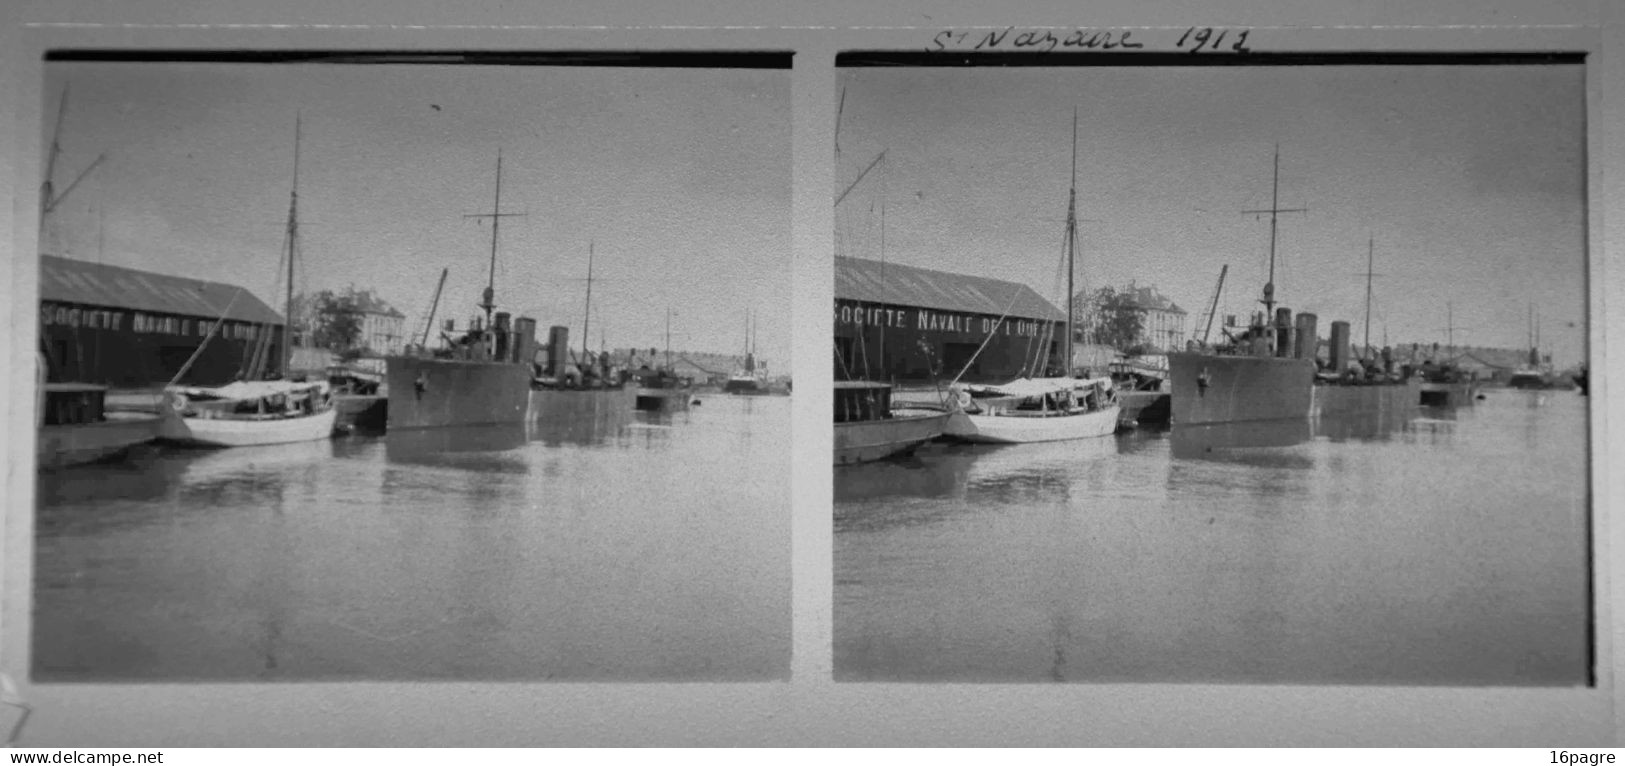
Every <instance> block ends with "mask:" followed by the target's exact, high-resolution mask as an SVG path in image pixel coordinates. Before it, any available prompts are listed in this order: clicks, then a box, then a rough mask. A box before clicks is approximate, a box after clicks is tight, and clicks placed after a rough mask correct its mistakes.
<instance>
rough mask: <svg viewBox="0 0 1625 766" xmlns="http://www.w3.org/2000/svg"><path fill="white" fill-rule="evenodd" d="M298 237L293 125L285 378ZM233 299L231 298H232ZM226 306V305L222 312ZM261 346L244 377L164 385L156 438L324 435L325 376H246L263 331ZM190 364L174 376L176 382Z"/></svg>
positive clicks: (225, 441) (252, 440) (328, 427)
mask: <svg viewBox="0 0 1625 766" xmlns="http://www.w3.org/2000/svg"><path fill="white" fill-rule="evenodd" d="M298 237H299V127H298V123H297V121H296V122H295V126H294V143H293V193H292V199H291V201H290V202H289V204H288V232H287V251H286V255H287V258H288V274H287V277H288V286H287V304H286V307H285V318H284V324H283V327H282V375H283V377H284V378H287V377H288V365H289V362H290V361H291V359H292V356H293V347H292V340H293V336H292V334H291V333H290V332H289V328H290V326H291V325H292V323H293V263H294V254H295V252H296V247H297V243H298ZM234 300H235V299H234ZM230 310H231V307H230V306H229V305H228V306H227V307H226V311H227V312H229V311H230ZM224 321H225V317H224V316H222V317H221V318H220V320H219V321H216V322H215V325H214V327H212V328H210V331H209V335H208V337H205V338H204V339H203V344H200V345H199V347H198V351H197V352H194V353H193V358H194V359H195V358H196V357H197V353H199V352H201V351H202V350H203V348H202V346H203V345H206V344H208V342H209V340H210V339H211V338H213V337H214V333H215V332H218V331H219V329H220V325H221V323H223V322H224ZM260 341H261V346H260V348H259V349H258V350H257V351H256V353H255V360H254V363H251V364H250V365H249V370H248V371H247V372H248V374H247V375H246V377H248V378H250V380H240V381H235V382H232V383H228V384H226V385H224V386H179V385H175V384H174V383H173V382H171V384H170V385H169V386H167V387H166V388H165V389H164V397H163V405H162V406H161V407H160V408H159V422H158V438H160V439H162V440H164V441H168V442H174V443H179V444H187V445H193V446H201V447H247V446H254V445H261V444H286V443H289V442H302V441H314V440H317V439H328V438H331V437H332V435H333V428H334V425H335V423H336V422H337V419H338V410H337V409H336V408H334V406H333V390H332V387H331V386H330V385H329V384H328V383H327V381H325V380H315V381H308V382H307V381H292V380H286V379H284V380H252V378H256V377H259V375H258V372H259V370H258V369H257V368H258V367H260V366H261V364H259V363H260V362H263V359H262V355H263V353H264V351H265V349H267V348H269V333H268V332H267V333H263V334H262V335H261V338H260ZM190 366H191V361H188V362H187V364H186V366H183V367H182V368H181V371H180V372H179V373H178V374H176V376H175V379H176V380H179V379H180V378H181V376H183V375H185V374H186V370H187V368H188V367H190Z"/></svg>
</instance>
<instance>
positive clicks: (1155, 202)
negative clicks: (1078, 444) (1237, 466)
mask: <svg viewBox="0 0 1625 766" xmlns="http://www.w3.org/2000/svg"><path fill="white" fill-rule="evenodd" d="M839 75H840V84H841V86H843V87H844V89H845V91H846V96H845V105H844V108H843V110H842V115H841V121H840V126H839V138H838V143H839V157H838V170H837V174H836V179H837V180H836V188H837V191H839V190H840V189H842V188H845V187H846V185H847V184H849V183H851V181H852V179H854V178H856V177H857V176H858V174H859V173H860V172H861V171H862V169H863V167H864V166H865V165H867V164H868V163H869V162H870V161H871V160H872V159H873V158H874V157H875V156H876V155H877V154H878V153H879V152H880V151H881V150H882V149H884V150H885V151H886V160H885V162H884V163H883V165H882V166H881V167H879V168H877V169H876V170H875V171H874V172H873V173H871V174H870V176H869V177H868V178H866V179H865V180H864V181H863V182H862V183H861V184H860V185H859V186H858V187H857V188H856V189H855V190H854V191H853V192H852V193H851V194H850V196H849V197H848V198H847V199H846V200H845V201H844V202H843V203H842V204H841V206H840V209H839V210H838V211H837V216H836V221H837V229H838V230H837V239H836V242H837V249H838V250H841V251H843V252H844V253H845V254H849V255H856V256H860V257H868V258H877V257H880V253H881V250H880V243H881V236H880V230H881V226H880V215H879V211H880V209H881V207H882V202H884V209H885V217H884V220H885V226H884V231H885V236H884V241H885V245H884V247H885V251H884V252H885V257H886V258H887V259H889V260H895V261H898V262H901V263H907V264H911V265H915V266H925V267H932V268H941V269H945V270H949V271H960V272H966V273H973V274H981V275H986V276H999V277H1004V278H1009V279H1014V280H1018V281H1024V282H1026V283H1028V284H1030V285H1032V286H1033V287H1035V288H1036V289H1038V290H1039V291H1040V292H1041V293H1044V294H1045V295H1049V296H1054V297H1053V298H1052V299H1053V300H1056V301H1057V302H1058V303H1060V302H1061V301H1064V297H1063V294H1064V289H1056V286H1057V284H1060V282H1059V280H1060V279H1061V278H1062V275H1063V274H1064V271H1063V270H1062V268H1061V266H1060V264H1061V262H1062V261H1061V256H1062V252H1063V251H1062V249H1061V243H1062V238H1063V232H1064V224H1065V217H1066V203H1067V189H1068V175H1069V163H1070V161H1071V155H1070V151H1071V147H1070V143H1071V134H1072V111H1073V108H1074V107H1077V108H1078V113H1079V126H1078V160H1077V162H1078V178H1077V184H1078V216H1079V218H1081V219H1085V220H1087V221H1089V222H1087V223H1084V224H1081V225H1080V239H1081V241H1082V249H1083V253H1082V261H1081V262H1080V264H1079V267H1078V278H1079V279H1080V280H1082V281H1083V282H1084V283H1086V284H1088V285H1100V284H1103V283H1109V284H1113V285H1118V286H1121V285H1123V284H1126V283H1127V282H1128V281H1129V280H1131V279H1132V280H1136V281H1137V282H1138V283H1139V284H1141V285H1145V284H1154V285H1156V286H1157V288H1158V289H1159V290H1161V291H1162V292H1163V293H1165V294H1166V295H1168V296H1169V297H1170V298H1172V299H1173V300H1174V301H1176V302H1177V303H1179V304H1180V305H1181V306H1182V307H1184V308H1185V309H1186V310H1187V311H1189V312H1190V318H1189V320H1188V321H1189V325H1191V326H1194V325H1195V324H1196V321H1197V318H1198V316H1199V315H1201V314H1203V313H1204V312H1205V309H1206V305H1207V304H1208V302H1209V301H1211V300H1212V294H1213V288H1214V284H1215V282H1216V280H1217V278H1218V274H1219V269H1220V267H1221V265H1223V264H1226V263H1228V264H1229V265H1230V274H1229V278H1228V279H1227V281H1226V283H1225V287H1224V294H1223V298H1222V299H1221V303H1220V313H1221V314H1224V313H1236V314H1242V315H1245V314H1246V313H1248V312H1250V311H1252V310H1254V309H1255V307H1257V305H1258V304H1257V303H1256V300H1257V299H1258V297H1259V294H1260V291H1261V288H1262V286H1263V283H1264V281H1265V278H1266V276H1265V275H1266V271H1267V268H1268V254H1269V221H1268V217H1267V216H1266V217H1264V218H1262V219H1258V218H1255V217H1253V216H1246V215H1243V214H1242V213H1241V211H1242V210H1248V209H1260V208H1268V207H1269V206H1270V187H1271V163H1272V154H1273V152H1274V147H1275V145H1276V144H1277V143H1279V145H1280V153H1281V164H1280V173H1281V175H1280V206H1281V207H1283V208H1308V209H1309V211H1308V212H1307V213H1296V214H1286V215H1283V216H1281V218H1280V229H1279V232H1280V233H1279V238H1278V241H1277V267H1276V268H1277V272H1276V284H1277V293H1276V295H1277V299H1278V301H1280V304H1281V305H1284V306H1287V307H1290V308H1292V309H1294V310H1295V311H1297V310H1303V311H1314V312H1316V313H1318V314H1319V315H1320V324H1321V327H1322V328H1323V329H1322V332H1323V333H1324V332H1326V331H1327V330H1326V329H1324V328H1326V327H1328V326H1329V324H1330V322H1331V321H1332V320H1334V319H1347V320H1349V321H1350V322H1351V324H1352V325H1353V334H1354V338H1355V341H1356V342H1359V339H1360V337H1361V333H1362V322H1363V317H1364V305H1365V289H1366V284H1365V278H1364V277H1363V276H1358V275H1359V274H1361V273H1363V272H1365V270H1366V250H1367V239H1368V237H1370V238H1373V239H1374V240H1375V260H1376V268H1375V271H1376V272H1377V273H1378V274H1382V275H1384V276H1381V277H1378V278H1377V279H1376V280H1375V286H1374V292H1375V299H1374V304H1373V310H1372V320H1371V328H1372V329H1371V333H1372V342H1373V343H1381V342H1382V337H1383V335H1382V333H1383V329H1384V327H1386V330H1387V337H1388V339H1389V341H1390V342H1391V343H1396V344H1397V343H1401V342H1412V341H1419V342H1424V343H1425V342H1432V341H1438V342H1440V343H1441V344H1442V343H1444V342H1445V340H1446V337H1445V336H1446V327H1447V324H1449V321H1448V320H1447V307H1446V304H1447V303H1449V304H1452V306H1453V309H1454V325H1455V326H1456V333H1455V337H1456V342H1457V343H1458V344H1476V345H1493V346H1506V347H1521V346H1523V345H1524V344H1525V338H1526V334H1527V325H1528V322H1527V321H1526V318H1527V315H1528V307H1529V303H1530V301H1535V302H1536V306H1537V311H1538V313H1539V315H1540V323H1541V339H1542V346H1543V347H1545V348H1546V350H1548V351H1550V352H1551V353H1553V355H1554V361H1556V362H1557V363H1559V364H1564V363H1572V362H1575V361H1578V360H1579V358H1580V354H1581V350H1582V348H1583V346H1582V344H1583V339H1584V337H1583V331H1584V319H1585V305H1584V301H1585V297H1586V293H1585V289H1586V288H1585V230H1584V226H1585V217H1584V205H1585V175H1584V173H1585V160H1584V147H1585V132H1584V131H1585V127H1584V117H1585V102H1584V81H1583V71H1582V67H1581V66H1580V65H1552V66H1335V67H1334V66H1319V67H1304V66H1296V67H1173V68H1151V67H1142V68H1129V67H1111V68H1093V67H1091V68H1084V67H1078V68H1066V69H1062V68H1002V69H1001V68H934V69H919V68H913V69H910V68H884V69H881V68H874V69H844V70H841V71H840V73H839ZM1570 323H1573V326H1572V327H1571V326H1569V324H1570Z"/></svg>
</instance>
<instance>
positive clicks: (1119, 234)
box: [833, 53, 1596, 687]
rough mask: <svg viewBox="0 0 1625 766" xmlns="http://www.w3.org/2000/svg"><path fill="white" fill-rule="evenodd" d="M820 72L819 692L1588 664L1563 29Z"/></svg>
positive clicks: (1587, 530) (1475, 674)
mask: <svg viewBox="0 0 1625 766" xmlns="http://www.w3.org/2000/svg"><path fill="white" fill-rule="evenodd" d="M1138 59H1139V57H1137V56H1132V55H1131V56H1122V57H1116V58H1114V59H1108V60H1102V59H1100V58H1092V59H1087V60H1083V59H1078V60H1073V61H1068V60H1067V59H1065V58H1062V57H1055V58H1048V59H1046V58H1033V59H1021V58H1019V57H1003V58H1000V59H997V60H994V59H991V58H990V59H977V58H975V57H974V56H969V57H967V56H963V55H962V56H956V57H944V58H942V59H931V58H930V57H921V56H919V55H918V54H911V55H909V56H906V57H896V58H892V59H888V58H887V57H886V55H885V54H877V55H873V56H869V55H864V54H854V53H845V54H842V55H841V57H840V58H839V59H838V61H837V69H836V75H837V87H838V88H839V94H838V96H837V98H838V104H839V106H838V108H837V122H836V128H835V146H836V158H835V168H836V170H835V182H834V185H833V186H834V192H835V199H834V205H835V215H834V220H835V227H836V230H835V237H834V243H835V253H834V255H835V257H834V264H835V266H834V304H835V305H834V321H833V332H834V344H833V346H834V359H833V364H834V380H835V383H834V428H835V435H834V498H835V503H834V512H833V514H834V517H833V523H834V564H833V565H834V641H835V644H834V667H835V677H836V679H837V680H838V681H846V682H910V683H916V682H991V683H1028V682H1030V683H1046V682H1081V683H1122V682H1148V683H1220V684H1302V685H1382V686H1473V687H1483V686H1548V687H1574V686H1590V685H1593V684H1594V683H1595V674H1594V665H1595V655H1596V650H1595V646H1594V635H1595V630H1594V625H1593V607H1592V603H1593V583H1592V532H1591V530H1592V512H1591V492H1590V482H1591V476H1590V468H1589V466H1590V436H1589V423H1590V409H1589V401H1590V400H1589V397H1588V395H1587V393H1588V392H1587V387H1588V382H1589V378H1588V365H1587V337H1588V335H1587V333H1588V327H1587V318H1588V297H1587V296H1588V282H1587V278H1588V275H1587V265H1588V255H1587V246H1588V245H1587V225H1588V224H1587V161H1586V141H1587V137H1586V80H1585V75H1586V71H1585V70H1586V60H1585V57H1584V56H1583V55H1582V54H1573V55H1569V54H1555V55H1554V54H1540V55H1530V54H1508V55H1504V56H1494V55H1483V54H1474V55H1471V56H1467V55H1457V54H1437V55H1427V56H1409V57H1406V58H1404V59H1403V60H1399V59H1393V58H1389V59H1384V58H1383V57H1382V56H1380V55H1365V56H1338V57H1331V56H1328V57H1325V58H1324V59H1321V60H1313V59H1305V57H1296V58H1294V59H1291V60H1284V59H1283V60H1272V59H1271V58H1269V57H1265V56H1260V57H1256V58H1249V59H1248V60H1246V61H1241V62H1238V61H1229V62H1227V65H1212V64H1211V63H1209V61H1210V60H1207V59H1200V58H1193V57H1185V58H1180V59H1171V58H1165V57H1149V56H1148V57H1145V63H1141V62H1140V61H1139V60H1138Z"/></svg>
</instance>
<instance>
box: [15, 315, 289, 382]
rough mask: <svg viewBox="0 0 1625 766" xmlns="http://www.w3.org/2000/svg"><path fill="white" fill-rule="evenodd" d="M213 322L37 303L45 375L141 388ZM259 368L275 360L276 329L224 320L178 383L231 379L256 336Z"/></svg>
mask: <svg viewBox="0 0 1625 766" xmlns="http://www.w3.org/2000/svg"><path fill="white" fill-rule="evenodd" d="M213 322H214V319H212V318H205V317H189V316H182V315H176V314H162V313H155V312H148V311H132V310H129V309H120V308H105V307H96V306H83V305H76V304H71V303H57V302H51V301H43V302H41V304H40V352H41V353H42V354H44V357H45V364H46V380H47V381H48V382H52V383H65V382H78V383H98V384H102V385H108V386H113V387H118V388H141V387H146V386H151V385H157V384H163V383H168V382H169V381H170V380H171V379H172V378H174V376H175V373H177V372H179V371H180V369H181V368H182V367H183V366H185V365H186V361H187V359H189V358H191V356H192V354H193V353H194V352H196V351H197V349H198V346H199V345H200V344H203V341H204V338H205V337H206V336H208V334H209V327H210V325H211V324H213ZM267 331H269V332H271V333H272V336H271V348H270V350H269V352H268V354H267V366H268V368H270V369H276V368H278V367H279V366H280V365H281V358H282V357H281V353H282V328H281V326H280V325H270V326H268V327H267V326H265V325H255V324H250V323H247V322H239V321H231V320H228V321H227V322H226V323H225V324H224V325H222V327H221V329H220V331H218V332H217V333H216V334H215V336H214V337H213V338H211V339H209V341H208V343H207V344H206V345H205V346H204V348H203V351H202V352H201V353H199V354H198V357H197V359H196V360H195V361H193V362H192V366H191V367H190V368H189V369H188V370H187V374H186V375H185V376H184V377H183V378H181V380H180V382H181V383H185V384H191V385H217V384H221V383H226V382H229V381H231V380H232V379H233V378H235V377H236V376H237V373H238V371H239V370H240V369H242V368H243V366H244V362H245V360H246V359H247V356H248V354H249V353H250V349H251V347H252V346H253V345H254V343H255V342H256V339H257V338H259V337H260V336H261V334H262V333H265V332H267Z"/></svg>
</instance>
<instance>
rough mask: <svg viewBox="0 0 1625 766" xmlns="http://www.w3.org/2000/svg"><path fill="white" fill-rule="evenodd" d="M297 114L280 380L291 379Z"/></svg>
mask: <svg viewBox="0 0 1625 766" xmlns="http://www.w3.org/2000/svg"><path fill="white" fill-rule="evenodd" d="M302 122H303V121H302V119H301V116H300V115H299V113H297V112H295V113H294V116H293V191H292V192H291V193H290V194H289V195H288V290H287V296H286V303H285V304H284V309H283V311H284V313H283V321H282V378H283V379H284V380H288V379H291V378H292V377H293V375H292V373H291V372H290V370H289V367H290V366H291V364H292V362H293V260H294V254H295V253H298V252H299V244H298V243H299V138H300V132H301V127H302Z"/></svg>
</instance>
